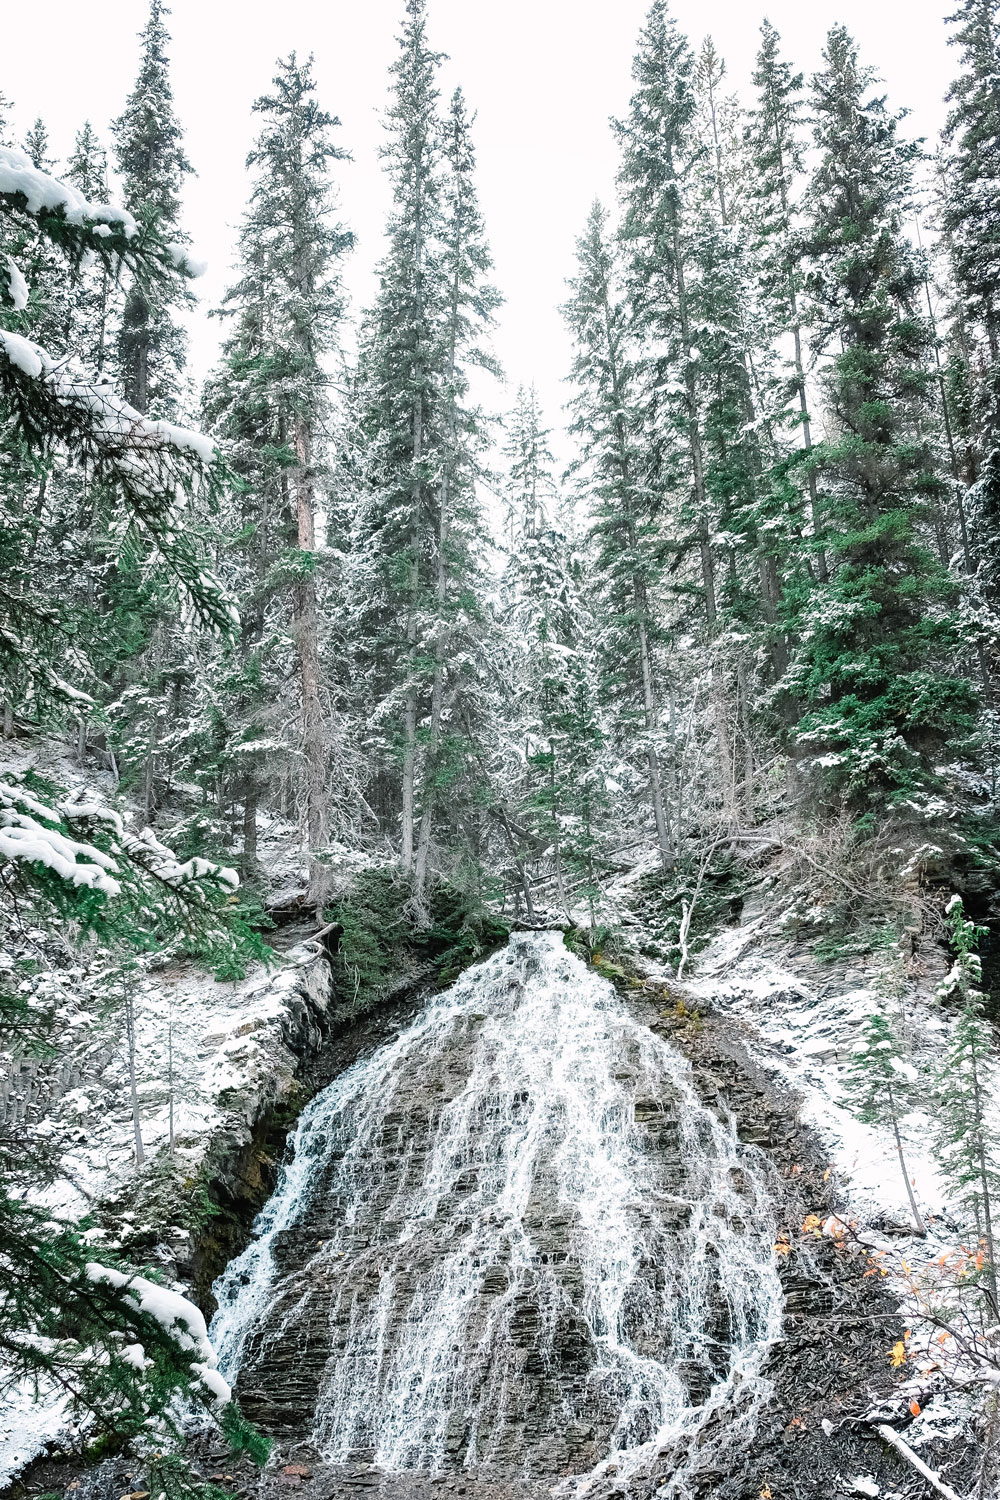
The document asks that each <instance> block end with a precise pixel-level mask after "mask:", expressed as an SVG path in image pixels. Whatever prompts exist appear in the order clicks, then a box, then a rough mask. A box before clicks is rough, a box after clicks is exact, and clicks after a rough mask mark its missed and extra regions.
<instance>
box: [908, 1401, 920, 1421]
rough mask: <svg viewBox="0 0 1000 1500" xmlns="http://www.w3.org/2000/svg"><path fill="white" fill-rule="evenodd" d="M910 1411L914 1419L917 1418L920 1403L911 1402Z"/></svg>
mask: <svg viewBox="0 0 1000 1500" xmlns="http://www.w3.org/2000/svg"><path fill="white" fill-rule="evenodd" d="M910 1411H911V1412H912V1413H913V1415H914V1416H915V1417H919V1415H920V1402H919V1401H911V1402H910Z"/></svg>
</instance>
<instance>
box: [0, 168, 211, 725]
mask: <svg viewBox="0 0 1000 1500" xmlns="http://www.w3.org/2000/svg"><path fill="white" fill-rule="evenodd" d="M0 166H2V168H3V173H4V175H3V188H2V190H0V226H2V237H3V239H4V241H5V242H9V238H13V237H17V238H18V239H19V240H20V241H21V242H22V243H27V242H29V241H30V242H31V243H41V242H44V243H45V244H47V245H48V246H50V247H52V248H53V249H55V250H56V251H58V252H59V254H60V255H61V256H62V258H63V265H64V277H65V278H66V279H67V280H70V279H71V278H72V277H73V275H74V273H75V272H77V271H78V270H79V268H80V266H81V264H82V262H83V260H84V257H85V256H87V255H88V254H89V255H90V256H92V257H93V259H94V262H95V263H96V264H97V265H104V266H106V267H107V268H108V271H109V274H114V272H115V271H116V270H117V268H118V266H119V264H121V263H124V264H125V265H127V266H128V267H129V269H130V271H131V272H132V274H133V275H134V276H135V277H136V278H137V279H141V280H143V281H144V283H145V284H146V285H148V286H153V285H155V284H156V283H157V282H158V281H159V280H160V279H161V278H162V277H163V276H166V275H172V274H174V273H175V270H176V257H175V255H174V253H173V251H172V250H171V248H170V246H169V245H168V244H166V243H165V242H164V241H163V239H162V237H161V236H160V235H159V233H158V231H157V230H156V229H155V227H152V226H151V227H149V228H147V229H145V230H143V229H141V228H140V226H139V225H138V224H137V223H136V221H135V220H134V219H133V217H132V216H131V215H130V214H129V213H128V211H127V210H125V209H115V208H111V207H109V206H108V205H106V204H99V203H90V202H88V201H87V200H86V199H85V198H84V197H83V196H82V195H81V194H80V193H79V192H78V191H77V190H76V189H75V188H74V187H72V186H71V185H70V184H67V183H63V182H60V181H58V180H57V179H55V178H52V177H49V176H47V175H45V174H42V173H40V172H39V171H38V170H37V169H36V168H34V167H33V166H32V164H31V163H30V161H29V159H28V158H27V157H26V156H25V155H24V154H23V153H21V152H18V151H16V150H13V149H10V148H4V149H3V150H2V152H0ZM33 237H34V238H33ZM13 284H14V283H13V282H12V283H9V285H13ZM9 285H8V286H4V285H3V283H0V297H2V299H3V300H2V303H0V410H2V414H3V422H4V427H3V437H2V443H3V451H4V455H5V460H8V462H6V463H5V465H4V475H5V479H6V477H7V476H8V475H9V477H10V481H11V483H10V488H9V489H5V492H4V496H3V498H4V501H5V511H4V514H3V517H2V522H0V551H2V560H3V565H4V576H5V585H6V586H5V589H4V591H3V594H2V595H0V660H2V665H3V680H4V696H5V699H6V709H5V713H6V715H7V717H8V722H9V720H10V718H11V716H12V715H13V713H14V711H15V709H18V710H20V711H23V712H24V713H26V714H27V716H29V717H32V716H35V717H38V716H41V715H43V714H45V713H47V712H48V711H49V710H50V708H52V707H53V706H56V707H57V708H58V707H61V709H62V710H63V711H65V709H67V708H70V709H73V710H75V712H76V713H79V712H80V711H81V709H84V710H86V709H88V708H89V707H92V706H93V704H92V700H91V699H90V698H89V697H88V695H87V693H85V692H83V691H82V690H81V688H80V687H79V686H77V685H74V683H73V682H72V681H68V680H67V678H75V679H76V683H80V682H81V680H82V681H83V682H88V681H89V683H90V684H91V685H92V684H93V678H92V677H91V676H90V668H89V667H88V664H87V663H86V659H85V656H84V653H83V651H82V650H81V640H80V638H79V636H78V635H77V634H76V631H75V629H74V628H73V626H74V625H75V623H76V622H71V621H70V620H69V619H68V618H67V617H68V607H67V599H66V598H65V597H64V595H63V594H62V592H61V590H60V587H59V583H60V578H61V576H62V573H63V568H64V566H65V558H66V555H67V553H66V548H65V536H64V535H63V527H62V524H61V523H60V524H59V525H58V526H57V525H56V518H55V517H54V515H53V513H52V511H51V509H50V503H51V500H52V497H51V494H50V491H49V487H48V475H49V473H50V471H51V469H52V465H53V462H54V461H56V460H58V463H59V464H60V465H61V466H63V467H65V465H66V464H69V463H72V464H73V465H74V466H75V467H76V468H77V469H78V470H79V471H81V472H82V474H84V475H85V476H86V485H85V490H86V494H87V496H90V497H94V498H95V500H96V499H100V502H101V504H102V505H105V506H111V505H112V504H113V508H114V512H115V517H116V525H117V527H118V531H119V536H120V537H121V538H122V540H123V542H125V541H127V542H129V544H130V545H132V546H134V547H135V548H136V549H137V550H138V549H140V548H141V549H144V550H145V552H146V554H147V555H149V554H152V555H153V556H155V557H157V558H158V559H159V561H160V564H161V566H162V570H163V573H164V575H165V576H167V577H169V578H170V579H171V580H172V586H174V587H177V588H179V589H180V590H181V592H182V593H184V594H186V596H187V598H188V600H189V601H190V603H191V605H193V615H194V617H197V618H199V619H200V620H201V621H203V622H205V623H210V624H211V625H212V626H214V627H216V628H221V629H222V630H224V631H225V630H228V629H229V628H231V625H232V612H231V606H230V603H229V600H228V598H227V597H226V595H225V594H224V591H223V590H222V589H221V587H220V586H219V584H218V582H217V580H216V579H215V577H214V575H213V573H212V571H211V569H210V567H209V566H208V565H207V562H206V558H205V555H204V553H203V551H202V550H201V547H200V545H199V532H198V530H197V529H196V528H194V527H190V526H189V527H188V528H186V529H181V528H180V527H179V526H178V525H177V508H178V505H179V503H180V501H181V498H182V497H186V498H187V499H188V500H191V499H193V498H194V496H195V495H197V496H198V499H199V504H200V507H201V509H202V511H203V512H207V511H208V510H210V508H211V506H212V504H213V503H214V499H215V497H216V496H217V494H218V490H219V485H220V474H219V466H218V463H217V454H216V452H215V449H214V447H213V445H212V444H211V443H210V442H209V441H208V440H207V439H206V438H204V437H202V436H201V435H200V434H197V433H193V432H190V431H187V430H185V429H182V428H179V427H175V426H173V425H172V424H170V423H166V422H152V421H147V420H146V419H144V418H143V417H142V416H141V414H140V413H138V412H137V411H135V409H134V408H133V407H130V406H129V405H128V404H127V403H126V402H123V401H122V400H121V398H120V397H119V396H117V395H116V393H115V391H114V389H113V387H112V386H111V385H110V384H108V383H107V381H106V380H105V379H104V378H102V377H101V376H98V375H96V374H95V373H94V372H93V371H89V370H87V369H86V368H85V367H84V366H82V365H80V364H78V363H77V362H76V361H75V360H74V359H73V358H72V357H70V358H67V357H66V354H65V351H56V352H50V351H49V350H48V349H47V348H45V346H44V345H42V344H39V343H37V342H36V341H35V340H34V339H33V338H31V337H28V336H26V333H25V332H22V331H15V330H18V329H22V330H23V329H24V328H25V323H26V321H29V320H30V319H31V317H32V307H33V304H32V302H31V299H30V297H27V296H26V297H24V298H21V297H20V296H17V297H15V296H14V294H13V293H12V292H11V291H10V290H9ZM12 325H13V326H12ZM29 326H30V322H29ZM25 476H27V482H25ZM78 488H79V487H78ZM112 497H113V499H112ZM85 514H86V512H85ZM91 524H92V523H91ZM43 540H44V543H45V545H44V546H43V545H41V544H40V543H41V541H43ZM64 673H65V674H66V675H64Z"/></svg>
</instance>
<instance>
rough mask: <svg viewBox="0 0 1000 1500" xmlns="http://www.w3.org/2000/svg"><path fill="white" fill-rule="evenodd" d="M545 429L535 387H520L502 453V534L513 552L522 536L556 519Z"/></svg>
mask: <svg viewBox="0 0 1000 1500" xmlns="http://www.w3.org/2000/svg"><path fill="white" fill-rule="evenodd" d="M548 438H549V433H548V430H546V429H543V428H542V418H541V413H540V411H539V408H538V396H537V393H536V391H535V387H534V386H533V385H532V386H529V387H527V388H526V387H525V386H523V385H522V386H519V387H518V391H517V404H516V405H515V407H514V410H513V411H512V412H511V413H510V415H509V416H508V418H507V421H506V424H505V441H504V447H503V456H504V458H505V460H506V464H507V476H506V485H505V488H504V507H505V515H504V536H505V539H506V543H507V548H508V551H511V552H513V551H514V550H515V548H516V547H517V545H518V543H519V542H520V540H521V538H523V537H530V536H535V535H536V534H537V533H538V532H539V531H543V530H545V528H546V527H547V526H548V525H549V524H551V523H553V522H555V520H556V518H557V517H556V512H557V510H558V504H559V501H558V496H557V491H556V486H555V483H554V481H553V478H552V464H553V458H552V453H551V450H550V448H549V444H548Z"/></svg>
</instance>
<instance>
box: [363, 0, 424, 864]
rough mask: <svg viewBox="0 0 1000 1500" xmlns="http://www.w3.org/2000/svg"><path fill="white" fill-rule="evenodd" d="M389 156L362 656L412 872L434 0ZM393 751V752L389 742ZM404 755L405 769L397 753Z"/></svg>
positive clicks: (402, 62)
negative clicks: (388, 208) (430, 38)
mask: <svg viewBox="0 0 1000 1500" xmlns="http://www.w3.org/2000/svg"><path fill="white" fill-rule="evenodd" d="M406 16H407V19H406V20H405V22H404V24H403V28H402V32H401V34H400V37H399V56H398V58H397V60H396V61H395V62H394V63H393V65H392V68H391V69H390V77H391V80H392V102H391V104H390V106H389V109H388V111H387V116H386V128H387V131H388V134H389V138H388V141H387V143H386V145H385V146H384V147H383V153H382V154H383V159H384V160H385V162H386V168H387V171H388V174H389V180H390V183H391V185H392V192H393V210H392V214H391V216H390V220H389V223H388V226H387V229H388V239H389V250H388V253H387V255H386V258H385V259H384V261H383V262H382V264H381V266H380V268H379V294H378V298H377V300H376V303H375V306H374V308H373V309H372V311H371V312H370V313H369V315H368V317H367V319H366V323H365V327H364V329H363V331H362V349H361V359H360V386H361V391H360V402H359V404H360V406H361V410H362V418H361V420H362V438H363V442H364V443H365V445H366V448H367V452H366V458H365V466H366V470H367V473H366V482H365V492H364V493H363V494H362V497H361V502H360V505H359V512H358V517H357V522H356V526H355V535H354V538H353V542H352V551H353V554H354V561H355V575H354V578H353V580H352V588H351V592H352V593H353V594H354V595H355V596H356V597H357V599H358V601H359V603H358V608H357V615H356V619H355V624H354V635H355V640H356V641H357V643H358V650H357V653H356V662H355V670H356V671H357V672H359V673H360V674H361V675H362V676H363V677H364V679H365V692H366V696H367V698H368V702H369V705H370V708H371V711H372V721H373V722H372V727H373V728H374V730H375V734H373V735H371V736H370V737H369V738H368V747H367V748H368V753H369V754H370V755H371V756H372V757H373V758H376V759H377V760H378V761H379V763H380V772H381V775H380V776H379V778H378V781H377V783H376V786H375V788H373V798H374V803H375V807H376V810H377V812H378V813H379V815H380V817H381V818H382V819H384V820H385V821H386V822H387V823H388V824H389V826H390V827H391V825H392V824H393V823H395V821H396V819H397V818H398V820H399V829H400V862H401V865H402V869H403V872H404V874H406V875H408V876H409V875H411V874H412V873H413V863H414V855H415V848H416V844H415V839H416V819H417V810H416V803H417V759H418V741H417V732H418V724H419V720H420V697H421V686H422V678H423V675H424V667H423V665H422V663H423V662H425V661H426V653H425V652H424V651H423V650H422V648H421V643H420V642H419V629H420V617H421V613H422V609H423V606H424V601H425V598H426V590H427V583H428V572H429V566H430V561H431V554H432V550H433V545H434V537H435V534H436V530H437V528H436V525H435V506H434V493H435V479H436V465H435V457H434V444H435V439H436V438H438V437H439V436H440V433H441V428H442V412H441V396H442V369H443V364H444V358H445V351H444V347H443V341H442V329H441V309H442V306H443V301H444V279H443V268H442V265H441V255H440V241H441V232H442V219H441V213H442V206H441V192H442V185H441V176H442V166H441V131H440V125H439V120H438V114H437V110H438V99H439V90H438V88H437V85H436V76H437V71H438V68H439V66H440V63H441V55H440V54H439V53H436V52H433V51H432V50H431V48H430V47H429V45H428V42H427V28H426V20H425V4H424V0H408V4H407V7H406ZM387 752H388V754H387ZM393 760H398V763H399V766H400V775H399V779H398V782H397V781H396V776H395V774H394V768H393V767H392V761H393Z"/></svg>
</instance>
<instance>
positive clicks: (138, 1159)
mask: <svg viewBox="0 0 1000 1500" xmlns="http://www.w3.org/2000/svg"><path fill="white" fill-rule="evenodd" d="M125 1037H126V1042H127V1044H128V1081H129V1095H130V1097H131V1100H132V1130H133V1133H134V1136H135V1164H136V1166H137V1167H141V1166H142V1164H143V1162H144V1161H145V1160H146V1153H145V1151H144V1150H143V1147H142V1129H141V1127H140V1125H139V1090H138V1087H137V1084H136V1077H135V996H134V994H133V992H132V989H131V987H129V988H127V989H126V993H125Z"/></svg>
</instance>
